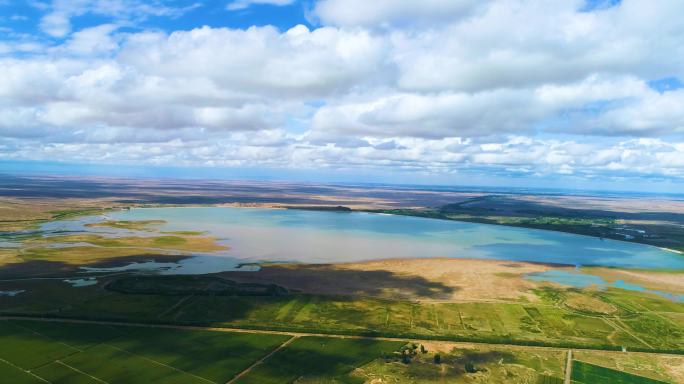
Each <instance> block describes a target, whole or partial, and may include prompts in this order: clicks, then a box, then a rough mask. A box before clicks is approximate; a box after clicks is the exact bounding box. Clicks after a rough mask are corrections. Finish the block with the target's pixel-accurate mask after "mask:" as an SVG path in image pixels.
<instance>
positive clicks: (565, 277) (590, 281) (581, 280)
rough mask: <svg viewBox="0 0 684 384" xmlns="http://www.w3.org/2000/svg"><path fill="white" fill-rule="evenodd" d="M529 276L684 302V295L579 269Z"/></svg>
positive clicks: (572, 284)
mask: <svg viewBox="0 0 684 384" xmlns="http://www.w3.org/2000/svg"><path fill="white" fill-rule="evenodd" d="M527 278H528V279H530V280H535V281H551V282H554V283H558V284H562V285H567V286H570V287H575V288H587V287H596V288H598V289H606V288H609V287H613V288H620V289H624V290H627V291H637V292H647V293H652V294H654V295H658V296H662V297H665V298H668V299H670V300H673V301H681V302H684V295H677V294H673V293H670V292H663V291H656V290H652V289H646V288H644V287H642V286H641V285H638V284H632V283H627V282H624V281H622V280H617V281H614V282H612V283H608V282H607V281H605V280H604V279H603V278H601V277H600V276H595V275H590V274H586V273H581V272H579V271H565V270H558V269H551V270H548V271H544V272H539V273H531V274H529V275H527Z"/></svg>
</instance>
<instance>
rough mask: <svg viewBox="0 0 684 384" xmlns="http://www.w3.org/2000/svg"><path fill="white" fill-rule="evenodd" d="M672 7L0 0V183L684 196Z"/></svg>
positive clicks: (611, 2)
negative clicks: (208, 183) (191, 179)
mask: <svg viewBox="0 0 684 384" xmlns="http://www.w3.org/2000/svg"><path fill="white" fill-rule="evenodd" d="M681 14H684V3H682V2H681V1H675V0H662V1H659V2H657V3H653V2H651V1H646V0H622V1H619V0H589V1H584V0H558V1H556V0H553V1H552V0H542V1H534V2H530V1H526V0H430V1H424V2H416V1H409V0H376V1H373V2H368V1H364V0H306V1H297V0H235V1H199V0H195V1H193V0H168V1H163V0H156V1H141V0H29V1H8V0H5V1H3V0H0V172H3V171H5V172H12V173H16V172H21V169H25V170H26V172H39V173H40V172H42V173H45V172H48V173H49V172H52V173H62V174H97V173H98V172H100V173H102V174H103V175H104V174H112V172H114V173H117V175H118V174H119V173H124V174H130V175H131V176H143V175H144V176H155V175H157V176H165V177H168V176H169V175H174V174H178V175H179V176H193V175H202V176H203V177H210V178H212V177H223V178H279V179H287V178H292V179H297V180H310V181H326V180H327V181H355V180H358V181H369V180H370V181H373V180H381V181H383V182H394V183H415V182H420V183H435V184H442V185H445V184H446V185H448V184H455V185H456V184H458V185H466V184H471V185H472V184H483V185H506V184H510V185H518V186H519V185H528V186H545V185H549V184H550V183H551V184H553V185H555V186H561V187H562V186H563V185H566V186H568V188H576V187H582V188H585V187H586V188H591V187H592V186H594V187H597V188H610V189H625V190H636V189H638V190H643V189H649V188H650V189H654V190H658V191H666V190H671V189H679V188H681V186H682V183H683V182H684V108H682V107H681V106H682V105H684V83H683V79H684V44H683V43H682V41H684V22H682V21H681V20H680V19H681V17H677V16H678V15H681ZM98 170H99V171H98ZM115 171H116V172H115Z"/></svg>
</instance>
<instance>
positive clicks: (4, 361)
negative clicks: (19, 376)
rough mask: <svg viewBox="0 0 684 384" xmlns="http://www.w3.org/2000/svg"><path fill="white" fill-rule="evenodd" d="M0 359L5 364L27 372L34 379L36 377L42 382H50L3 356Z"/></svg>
mask: <svg viewBox="0 0 684 384" xmlns="http://www.w3.org/2000/svg"><path fill="white" fill-rule="evenodd" d="M0 361H2V362H3V363H5V364H7V365H9V366H11V367H14V368H16V369H18V370H20V371H22V372H24V373H27V374H29V375H31V376H33V377H35V378H36V379H38V380H40V381H44V382H46V383H50V382H49V381H47V380H45V379H43V378H42V377H40V376H38V375H36V374H35V373H33V372H31V371H29V370H26V369H24V368H22V367H20V366H18V365H16V364H13V363H11V362H9V361H7V360H5V359H3V358H0Z"/></svg>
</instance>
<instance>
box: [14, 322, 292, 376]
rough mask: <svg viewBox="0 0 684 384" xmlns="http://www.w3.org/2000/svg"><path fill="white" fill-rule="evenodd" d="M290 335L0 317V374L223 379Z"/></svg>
mask: <svg viewBox="0 0 684 384" xmlns="http://www.w3.org/2000/svg"><path fill="white" fill-rule="evenodd" d="M288 339H289V337H287V336H279V335H259V334H246V333H226V332H211V331H188V330H177V329H153V328H140V327H137V328H136V327H125V326H122V327H118V326H117V327H112V326H106V325H92V324H68V323H53V322H40V321H0V375H1V376H0V378H2V379H0V381H2V380H10V379H9V378H11V380H10V381H3V382H8V383H9V382H11V383H34V382H45V381H47V382H51V383H65V384H67V383H68V384H79V383H94V382H98V380H103V381H105V382H110V383H179V384H184V383H225V382H226V381H228V380H230V379H231V378H232V377H234V376H236V375H237V374H238V373H240V372H242V371H243V370H244V369H246V368H247V367H249V366H250V365H252V364H253V363H254V361H256V360H258V359H260V358H262V357H263V356H265V355H267V354H268V353H270V352H271V351H272V350H274V349H275V348H276V347H278V346H279V345H281V344H282V343H283V342H285V341H286V340H288ZM105 361H106V362H107V364H103V362H105ZM29 371H30V372H29Z"/></svg>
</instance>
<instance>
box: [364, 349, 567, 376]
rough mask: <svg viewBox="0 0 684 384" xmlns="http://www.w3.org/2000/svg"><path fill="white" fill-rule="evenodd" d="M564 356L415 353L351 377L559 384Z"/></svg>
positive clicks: (499, 351) (476, 351)
mask: <svg viewBox="0 0 684 384" xmlns="http://www.w3.org/2000/svg"><path fill="white" fill-rule="evenodd" d="M564 359H565V353H564V352H563V351H557V350H529V351H522V350H517V349H511V348H506V347H501V348H491V347H487V348H484V347H479V348H469V349H463V348H453V349H451V350H450V351H431V350H429V347H428V349H424V350H422V351H421V350H420V349H419V350H417V351H416V353H415V354H414V355H412V356H410V357H409V358H408V359H406V358H405V357H404V356H399V358H397V357H393V356H390V357H388V358H387V357H386V358H384V359H377V360H374V361H373V362H371V363H369V364H367V365H364V366H362V367H360V368H359V369H358V370H356V372H354V376H356V377H363V378H364V379H365V382H373V380H376V381H377V382H382V383H397V384H409V383H426V384H431V383H434V384H438V383H473V382H477V383H490V384H505V383H535V384H536V383H549V384H556V383H559V384H560V383H562V379H561V378H562V377H563V367H564Z"/></svg>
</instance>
